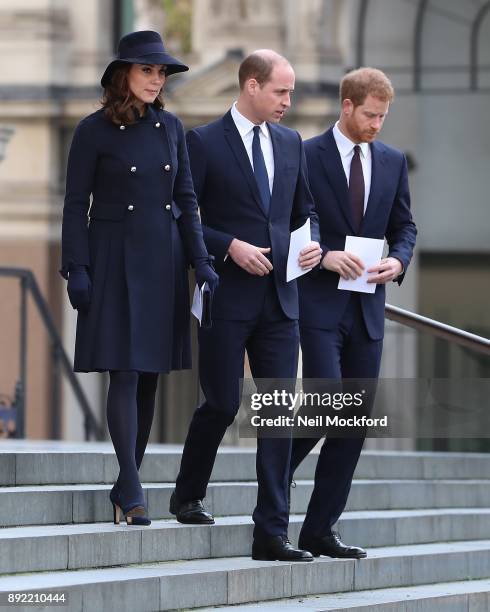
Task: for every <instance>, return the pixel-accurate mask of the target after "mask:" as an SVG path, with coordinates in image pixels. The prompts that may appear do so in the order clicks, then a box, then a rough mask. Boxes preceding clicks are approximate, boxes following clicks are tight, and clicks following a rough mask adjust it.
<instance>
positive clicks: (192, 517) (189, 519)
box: [169, 491, 214, 525]
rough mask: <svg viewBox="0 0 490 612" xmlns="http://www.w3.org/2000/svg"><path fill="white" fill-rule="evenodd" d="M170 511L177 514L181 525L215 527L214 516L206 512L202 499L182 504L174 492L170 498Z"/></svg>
mask: <svg viewBox="0 0 490 612" xmlns="http://www.w3.org/2000/svg"><path fill="white" fill-rule="evenodd" d="M169 510H170V512H171V513H172V514H175V517H176V519H177V520H178V521H179V523H184V524H185V525H214V518H213V515H212V514H210V513H209V512H206V510H205V509H204V506H203V503H202V501H201V500H200V499H193V500H191V501H188V502H184V503H181V502H179V500H178V499H177V496H176V495H175V491H174V492H173V493H172V496H171V497H170V508H169Z"/></svg>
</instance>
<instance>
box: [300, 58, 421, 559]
mask: <svg viewBox="0 0 490 612" xmlns="http://www.w3.org/2000/svg"><path fill="white" fill-rule="evenodd" d="M393 95H394V92H393V87H392V85H391V83H390V81H389V79H388V78H387V76H386V75H385V74H384V73H383V72H381V71H380V70H375V69H372V68H360V69H358V70H354V71H352V72H350V73H348V74H346V75H345V76H344V78H343V79H342V81H341V83H340V100H341V114H340V118H339V120H338V121H337V123H336V124H335V125H334V126H333V127H331V128H330V129H329V130H327V131H326V132H325V133H323V134H321V135H320V136H316V137H315V138H312V139H310V140H308V141H306V142H305V152H306V159H307V165H308V175H309V179H310V185H311V191H312V194H313V197H314V200H315V205H316V210H317V213H318V216H319V219H320V233H321V241H320V242H321V247H322V252H323V255H322V260H321V265H320V269H319V271H318V272H317V274H316V275H311V274H310V275H307V276H305V277H303V278H302V279H301V280H300V282H299V292H300V334H301V350H302V357H303V379H305V383H306V379H335V380H341V379H344V380H345V379H371V380H373V381H375V380H376V379H377V377H378V374H379V368H380V361H381V351H382V344H383V333H384V305H385V284H386V283H388V282H390V281H396V282H397V283H398V284H401V282H402V280H403V277H404V275H405V272H406V270H407V267H408V265H409V263H410V259H411V257H412V252H413V248H414V245H415V237H416V233H417V231H416V228H415V225H414V223H413V221H412V216H411V214H410V194H409V189H408V178H407V163H406V160H405V156H404V155H403V153H401V152H400V151H397V150H396V149H393V148H391V147H388V146H386V145H384V144H382V143H380V142H375V139H376V136H377V135H378V133H379V131H380V130H381V128H382V126H383V122H384V120H385V118H386V115H387V113H388V108H389V105H390V103H391V101H392V99H393ZM348 235H354V236H363V237H366V238H378V239H382V238H386V240H387V242H388V248H389V250H388V256H387V257H386V258H383V259H382V260H381V263H380V264H379V265H378V266H375V267H373V268H371V269H369V270H367V272H368V273H369V274H370V277H369V281H368V282H371V283H376V285H377V286H376V291H375V292H374V293H373V294H369V293H357V292H353V291H344V290H339V289H338V288H337V286H338V283H339V277H342V278H344V279H354V278H357V277H358V276H360V274H361V273H362V271H363V269H364V264H363V262H362V261H361V260H360V259H359V257H357V256H356V255H354V254H353V253H349V252H347V251H345V250H344V247H345V238H346V236H348ZM374 386H375V385H374ZM318 441H319V438H315V437H311V438H306V437H305V438H301V437H295V439H294V440H293V449H292V457H291V474H290V479H291V480H292V477H293V474H294V471H295V469H296V468H297V467H298V465H299V464H300V463H301V461H302V460H303V459H304V458H305V457H306V455H307V454H308V453H309V451H310V450H311V449H312V448H313V447H314V446H315V444H316V443H317V442H318ZM363 442H364V435H357V437H350V438H347V437H344V438H342V437H330V438H329V437H328V434H327V438H326V439H325V441H324V443H323V446H322V448H321V451H320V455H319V457H318V463H317V468H316V473H315V483H314V489H313V493H312V496H311V499H310V503H309V506H308V511H307V514H306V517H305V521H304V523H303V526H302V529H301V534H300V538H299V546H300V548H304V549H306V550H309V551H310V552H312V554H313V555H315V556H317V555H320V554H323V555H328V556H330V557H350V558H362V557H365V556H366V552H365V551H364V550H363V549H362V548H358V547H356V546H346V545H344V544H343V543H342V541H341V540H340V536H339V535H338V533H335V532H333V531H332V527H333V525H334V524H335V523H336V522H337V520H338V518H339V516H340V515H341V513H342V512H343V510H344V508H345V505H346V502H347V497H348V494H349V490H350V486H351V482H352V477H353V474H354V469H355V467H356V464H357V461H358V459H359V455H360V453H361V448H362V445H363Z"/></svg>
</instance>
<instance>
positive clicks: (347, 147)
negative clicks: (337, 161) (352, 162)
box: [332, 121, 369, 159]
mask: <svg viewBox="0 0 490 612" xmlns="http://www.w3.org/2000/svg"><path fill="white" fill-rule="evenodd" d="M332 131H333V137H334V138H335V142H336V144H337V149H338V150H339V153H340V156H341V157H347V156H348V155H350V154H351V153H352V151H353V149H354V147H355V146H356V144H359V147H360V148H361V155H362V156H363V157H364V159H366V158H367V156H368V154H369V143H368V142H359V143H355V142H352V140H351V139H350V138H347V136H345V135H344V134H342V132H341V131H340V128H339V122H338V121H337V123H336V124H335V125H334V126H333V130H332Z"/></svg>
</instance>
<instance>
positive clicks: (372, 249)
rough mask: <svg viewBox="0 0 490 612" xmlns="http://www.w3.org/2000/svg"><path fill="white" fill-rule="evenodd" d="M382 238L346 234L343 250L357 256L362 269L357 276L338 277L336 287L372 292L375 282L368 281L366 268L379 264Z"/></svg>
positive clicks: (381, 253)
mask: <svg viewBox="0 0 490 612" xmlns="http://www.w3.org/2000/svg"><path fill="white" fill-rule="evenodd" d="M383 246H384V240H378V239H376V238H361V237H360V236H346V237H345V250H346V251H347V252H348V253H351V254H353V255H355V256H356V257H358V258H359V259H360V261H361V262H362V264H363V265H364V269H363V271H362V274H361V275H360V276H358V277H357V278H349V279H347V280H346V279H344V278H340V279H339V284H338V288H339V289H343V290H346V291H359V292H360V293H374V292H375V291H376V283H375V282H372V281H371V282H368V278H369V273H368V270H369V269H372V268H373V267H375V266H379V264H380V261H381V256H382V255H383Z"/></svg>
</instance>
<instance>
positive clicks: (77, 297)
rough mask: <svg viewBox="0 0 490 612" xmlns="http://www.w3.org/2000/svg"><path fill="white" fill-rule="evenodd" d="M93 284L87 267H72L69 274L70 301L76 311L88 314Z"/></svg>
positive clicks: (68, 289)
mask: <svg viewBox="0 0 490 612" xmlns="http://www.w3.org/2000/svg"><path fill="white" fill-rule="evenodd" d="M91 290H92V284H91V282H90V276H89V275H88V271H87V267H86V266H80V265H72V266H70V270H69V272H68V286H67V291H68V299H69V300H70V304H71V305H72V306H73V308H74V309H75V310H79V311H81V312H86V311H87V310H88V307H89V306H90V293H91Z"/></svg>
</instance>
